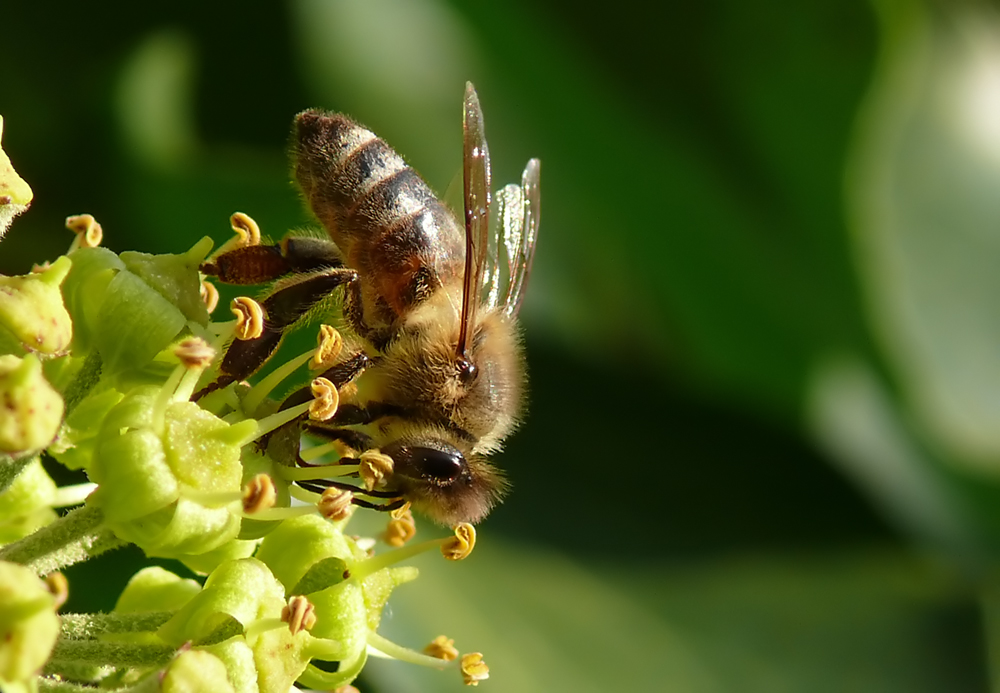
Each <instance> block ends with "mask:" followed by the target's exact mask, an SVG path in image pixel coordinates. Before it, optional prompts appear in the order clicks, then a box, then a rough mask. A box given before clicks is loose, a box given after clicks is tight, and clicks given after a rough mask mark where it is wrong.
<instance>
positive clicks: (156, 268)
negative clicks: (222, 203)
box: [120, 237, 212, 325]
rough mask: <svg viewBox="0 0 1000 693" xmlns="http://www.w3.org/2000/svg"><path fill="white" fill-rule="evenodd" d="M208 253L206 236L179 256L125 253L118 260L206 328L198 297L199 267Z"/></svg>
mask: <svg viewBox="0 0 1000 693" xmlns="http://www.w3.org/2000/svg"><path fill="white" fill-rule="evenodd" d="M211 250H212V239H211V238H208V237H206V238H202V239H201V240H200V241H198V243H197V244H195V246H194V247H193V248H191V250H189V251H188V252H186V253H183V254H181V255H149V254H147V253H137V252H125V253H122V254H121V255H120V257H121V261H122V262H123V263H125V267H126V268H127V269H128V270H129V271H130V272H132V273H133V274H135V275H136V276H137V277H139V278H140V279H142V280H143V281H144V282H146V284H148V285H149V286H150V287H151V288H153V289H155V290H156V291H157V292H158V293H159V294H160V295H161V296H163V298H165V299H167V300H168V301H169V302H170V303H171V304H172V305H174V306H177V308H179V309H180V311H181V313H183V314H184V316H185V317H186V318H187V319H188V320H191V321H193V322H196V323H198V324H199V325H207V324H208V310H207V309H206V308H205V302H204V301H203V300H202V298H201V280H200V279H199V276H198V268H199V267H200V266H201V263H202V262H204V261H205V258H206V257H208V254H209V252H211Z"/></svg>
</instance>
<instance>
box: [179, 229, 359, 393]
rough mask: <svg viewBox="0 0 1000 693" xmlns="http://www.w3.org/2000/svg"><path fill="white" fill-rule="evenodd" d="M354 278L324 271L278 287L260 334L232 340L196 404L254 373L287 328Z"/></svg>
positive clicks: (268, 302)
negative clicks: (210, 394) (215, 376)
mask: <svg viewBox="0 0 1000 693" xmlns="http://www.w3.org/2000/svg"><path fill="white" fill-rule="evenodd" d="M251 247H252V248H254V247H263V246H251ZM240 250H243V249H240ZM232 252H236V251H232ZM357 278H358V274H357V272H355V271H354V270H352V269H347V268H344V267H339V268H326V269H322V270H317V271H314V272H311V273H309V274H301V275H297V276H293V277H290V278H289V279H288V280H286V281H285V282H284V283H282V284H280V285H279V286H278V288H276V289H275V290H274V291H273V292H271V294H270V295H269V296H268V297H267V298H265V299H264V300H263V302H262V303H261V308H262V309H263V313H264V326H263V332H262V333H261V334H260V335H259V336H257V337H253V338H251V339H236V340H233V342H232V344H231V345H230V346H229V349H228V350H227V351H226V354H225V356H223V358H222V363H221V364H220V366H219V376H218V378H216V380H215V381H214V382H212V383H211V384H209V385H208V386H206V387H205V388H203V389H202V390H200V391H199V392H197V393H195V395H194V397H193V399H194V400H196V401H197V400H198V399H200V398H201V397H204V396H205V395H207V394H208V393H209V392H212V391H214V390H218V389H221V388H223V387H226V386H227V385H229V384H230V383H233V382H237V381H240V380H245V379H246V378H249V377H250V376H251V375H253V374H254V373H256V372H257V371H258V370H260V368H261V367H262V366H263V365H264V363H266V362H267V360H268V359H269V358H271V356H272V355H273V354H274V352H275V351H277V349H278V347H279V346H280V344H281V340H282V338H283V337H284V334H285V332H286V331H287V330H288V329H289V328H290V327H292V326H293V325H294V324H295V323H296V322H298V321H299V319H300V318H302V316H303V315H305V314H306V313H308V312H309V311H310V310H311V309H312V308H313V306H315V305H316V304H317V303H318V302H320V301H321V300H323V299H324V298H325V297H326V296H328V295H329V294H330V293H331V292H332V291H333V290H334V289H336V288H337V287H339V286H342V285H344V284H351V283H353V282H356V281H357Z"/></svg>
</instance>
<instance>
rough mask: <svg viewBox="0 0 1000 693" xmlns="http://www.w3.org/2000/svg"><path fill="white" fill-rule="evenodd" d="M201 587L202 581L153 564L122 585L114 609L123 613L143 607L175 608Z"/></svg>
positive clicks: (150, 608)
mask: <svg viewBox="0 0 1000 693" xmlns="http://www.w3.org/2000/svg"><path fill="white" fill-rule="evenodd" d="M200 591H201V585H199V584H198V583H197V582H195V581H194V580H191V579H189V578H182V577H180V576H179V575H175V574H174V573H171V572H170V571H169V570H166V569H164V568H160V567H159V566H152V567H149V568H143V569H142V570H140V571H139V572H138V573H136V574H135V575H133V576H132V579H131V580H129V581H128V584H127V585H125V589H124V590H122V593H121V596H120V597H118V603H116V604H115V611H116V612H118V613H122V614H132V613H139V612H142V611H174V610H176V609H179V608H181V607H182V606H184V605H185V604H187V603H188V602H189V601H191V599H192V598H193V597H194V596H195V595H196V594H198V592H200Z"/></svg>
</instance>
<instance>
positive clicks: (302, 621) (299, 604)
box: [281, 594, 316, 635]
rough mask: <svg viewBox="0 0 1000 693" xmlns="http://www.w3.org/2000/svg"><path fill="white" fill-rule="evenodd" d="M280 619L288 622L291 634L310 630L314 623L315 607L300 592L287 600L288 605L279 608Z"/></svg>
mask: <svg viewBox="0 0 1000 693" xmlns="http://www.w3.org/2000/svg"><path fill="white" fill-rule="evenodd" d="M281 620H282V621H284V622H285V623H287V624H288V629H289V630H290V631H291V632H292V635H298V634H299V633H301V632H302V631H304V630H312V628H313V626H315V625H316V607H314V606H313V605H312V603H311V602H310V601H309V600H308V599H306V598H305V597H304V596H302V595H301V594H299V595H296V596H294V597H292V598H291V599H289V600H288V605H287V606H285V607H284V608H283V609H282V610H281Z"/></svg>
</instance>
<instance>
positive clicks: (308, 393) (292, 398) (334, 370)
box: [258, 353, 371, 467]
mask: <svg viewBox="0 0 1000 693" xmlns="http://www.w3.org/2000/svg"><path fill="white" fill-rule="evenodd" d="M370 362H371V359H370V358H368V356H366V355H365V354H364V353H361V354H355V355H354V356H352V357H351V358H349V359H347V360H346V361H344V362H342V363H338V364H336V365H334V366H332V367H330V368H328V369H326V371H324V372H323V374H322V375H321V376H320V377H322V378H326V379H327V380H329V381H330V382H331V383H333V386H334V387H335V388H337V389H338V390H339V389H340V388H342V387H343V386H344V385H346V384H347V383H349V382H351V381H352V380H354V379H355V378H357V377H358V376H359V375H361V374H362V373H363V372H364V370H365V368H367V367H368V364H369V363H370ZM311 399H313V393H312V388H311V387H309V386H307V387H301V388H299V389H298V390H296V391H295V392H293V393H292V394H290V395H288V397H286V398H285V399H284V401H282V403H281V406H279V407H278V411H284V410H285V409H289V408H291V407H294V406H296V405H299V404H304V403H306V402H308V401H309V400H311ZM308 417H309V415H308V414H303V415H302V416H300V417H298V418H295V419H292V420H291V421H289V422H288V423H286V424H285V425H284V426H279V427H278V428H276V429H275V430H273V431H271V432H270V433H268V434H266V435H264V436H262V437H261V439H260V441H259V442H258V445H260V446H262V447H263V448H266V447H267V445H268V443H269V441H270V439H271V437H272V436H277V437H279V438H284V437H286V434H287V433H288V432H289V431H292V430H294V431H298V429H299V427H300V426H302V422H303V421H304V420H305V421H308V420H309V419H308ZM308 426H310V425H309V424H307V427H308ZM311 426H315V427H316V428H319V426H318V425H316V424H311ZM320 435H322V434H320ZM369 447H370V446H369ZM294 452H295V458H296V459H297V462H296V463H297V464H298V465H299V466H303V467H306V466H309V465H307V464H306V463H305V462H304V461H303V460H302V458H301V457H300V456H299V447H298V442H296V445H295V451H294Z"/></svg>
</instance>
